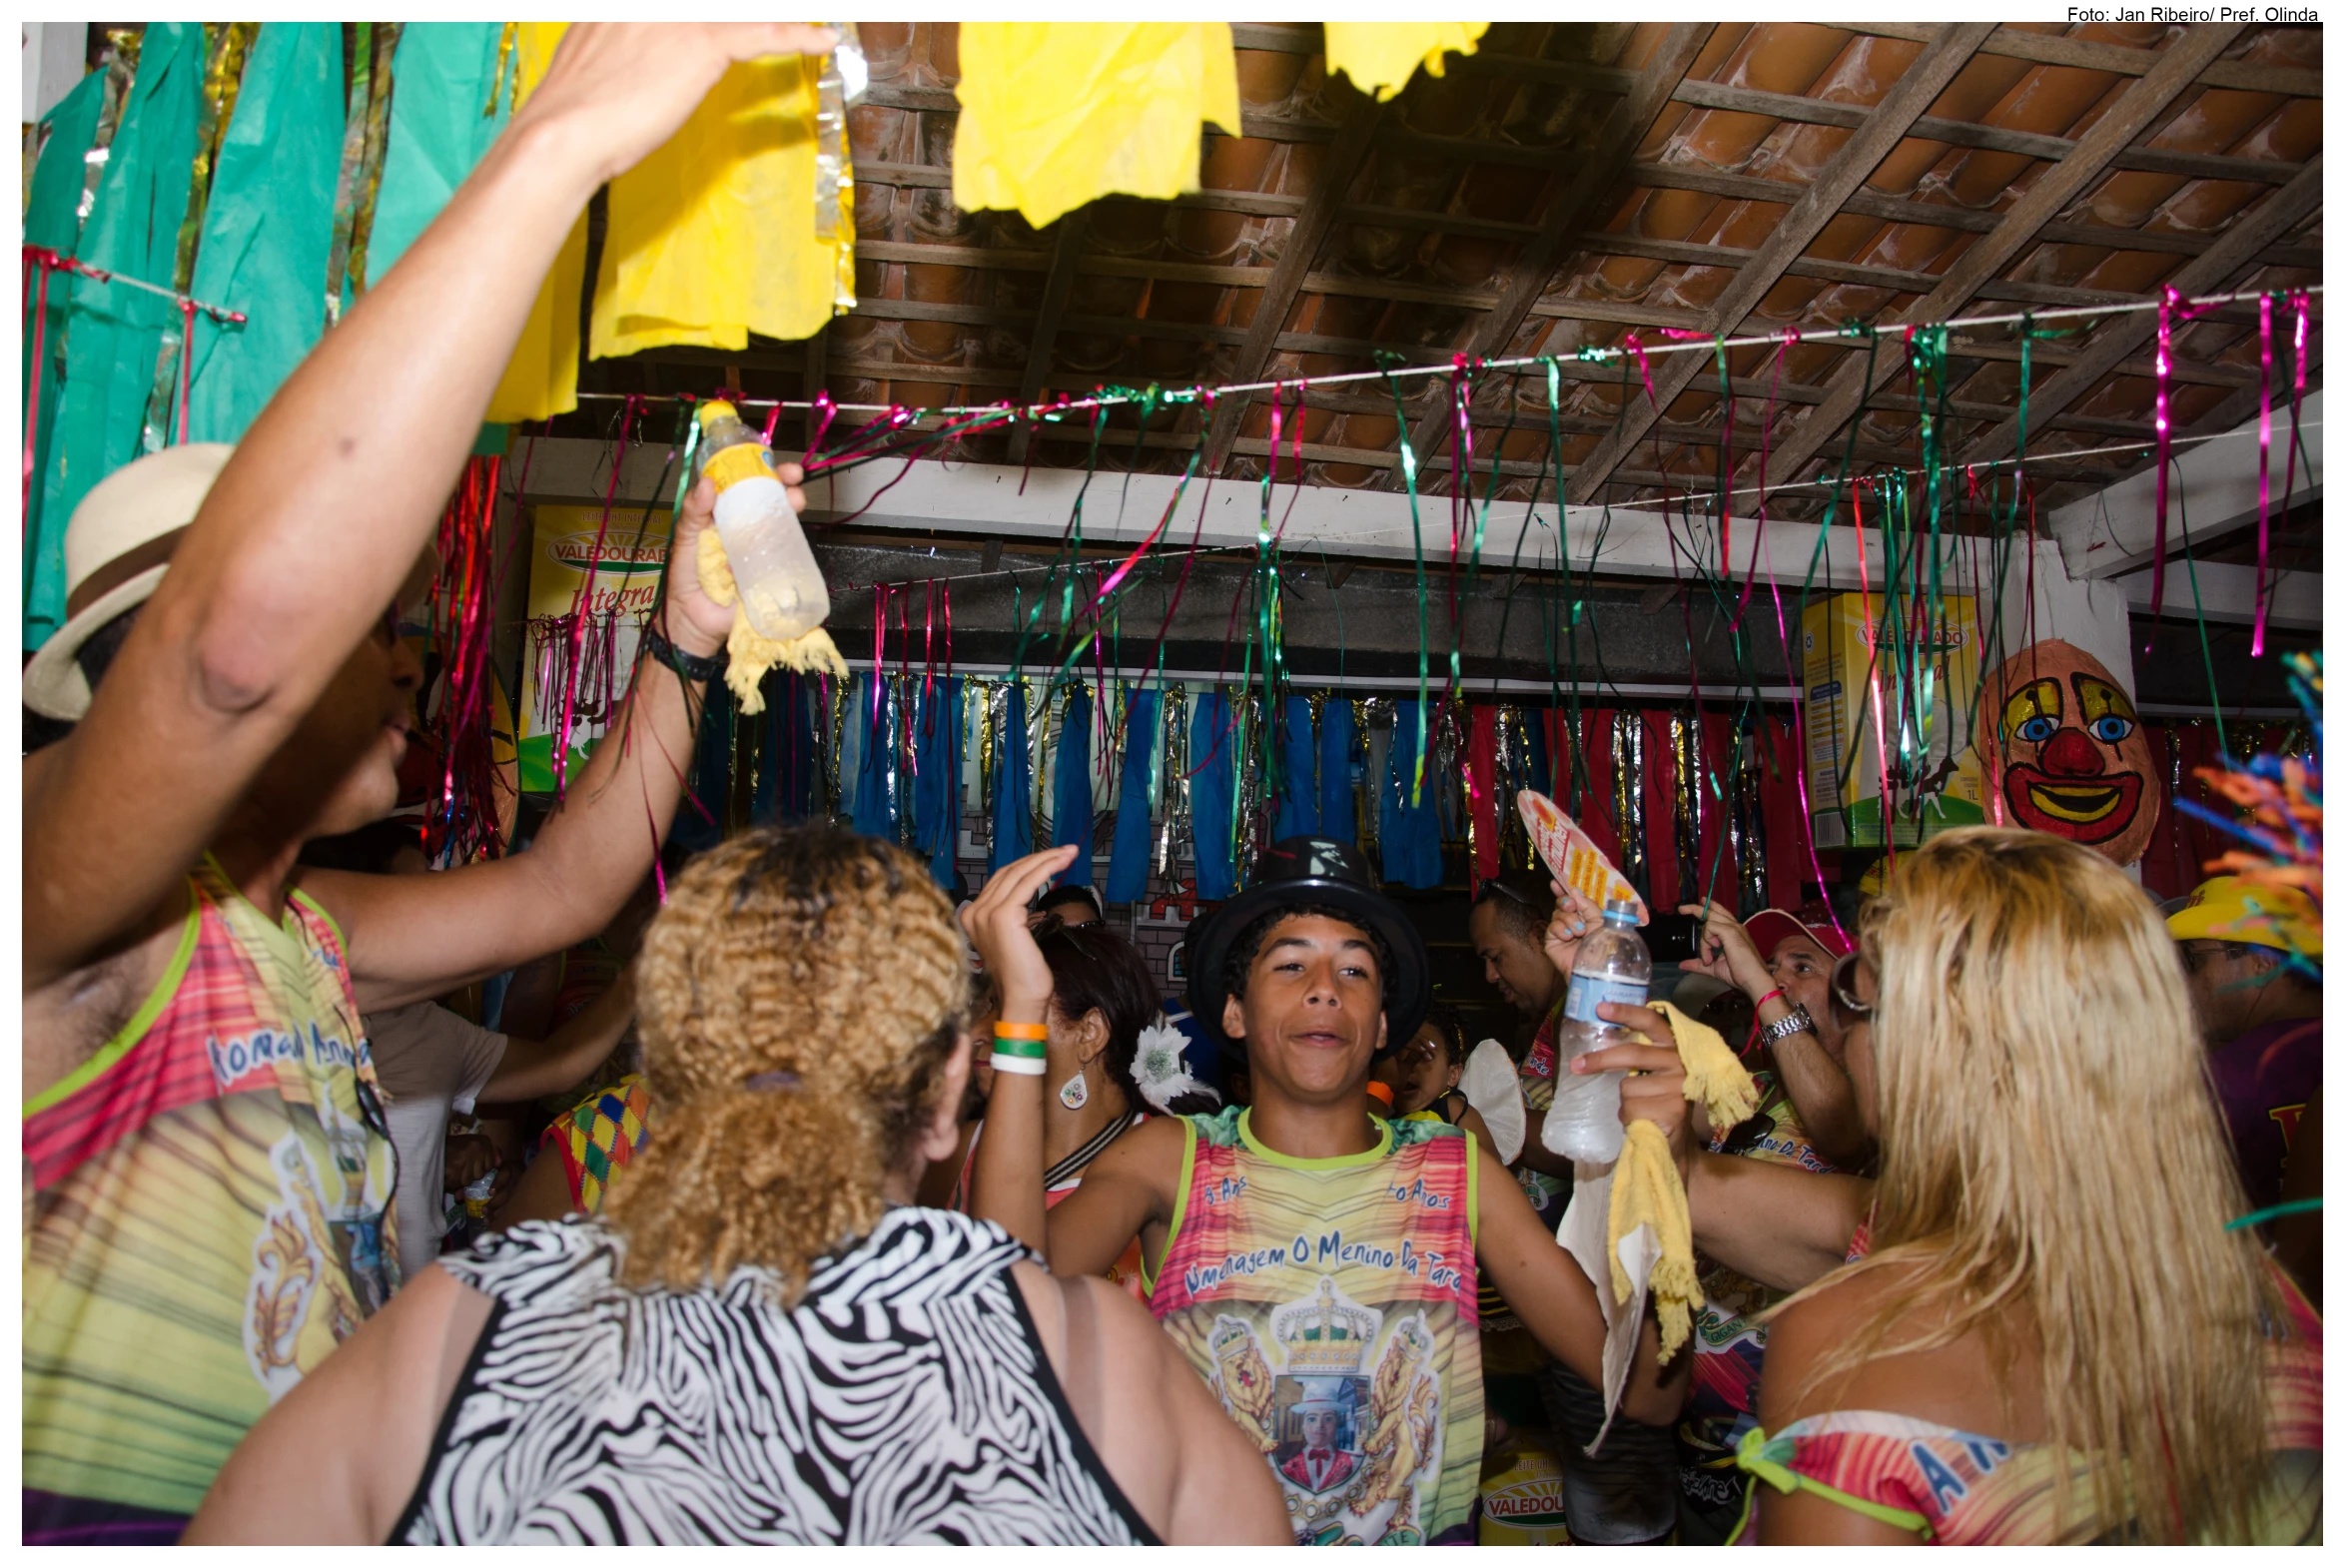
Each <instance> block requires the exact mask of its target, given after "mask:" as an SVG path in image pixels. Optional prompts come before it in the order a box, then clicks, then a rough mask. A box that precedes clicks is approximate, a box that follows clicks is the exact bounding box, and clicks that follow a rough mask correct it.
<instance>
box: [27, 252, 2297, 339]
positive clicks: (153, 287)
mask: <svg viewBox="0 0 2345 1568" xmlns="http://www.w3.org/2000/svg"><path fill="white" fill-rule="evenodd" d="M24 258H25V260H26V261H27V262H38V263H40V265H41V266H42V267H44V268H47V269H50V270H52V271H56V270H63V271H65V272H69V273H79V274H81V275H82V276H83V277H84V278H87V279H89V280H91V281H92V282H94V283H118V284H121V285H122V286H123V287H124V288H126V289H143V290H145V291H146V292H147V293H149V294H152V295H157V296H160V297H161V298H163V299H166V300H169V301H171V302H172V303H173V304H174V305H177V306H178V307H179V308H180V309H181V310H183V311H202V312H203V313H204V314H205V315H206V316H209V317H211V318H212V319H213V320H214V321H216V322H233V323H235V324H236V325H238V326H240V327H241V326H243V325H244V323H245V313H244V312H242V311H232V310H230V309H228V308H227V307H226V306H222V305H206V304H205V303H204V302H203V301H201V300H195V299H190V298H189V297H188V296H186V295H184V294H181V293H180V292H179V291H177V290H176V289H166V288H164V287H163V286H162V285H161V284H152V283H142V282H140V281H139V280H138V279H136V278H125V277H123V276H122V274H120V273H110V272H108V271H107V270H106V269H105V268H103V267H92V266H91V265H90V264H89V263H87V262H84V261H79V260H76V259H75V258H73V257H70V256H63V255H60V254H59V253H57V252H55V251H52V250H50V249H49V248H48V247H47V246H42V245H28V246H26V247H25V248H24ZM2315 292H2316V293H2317V292H2318V291H2315Z"/></svg>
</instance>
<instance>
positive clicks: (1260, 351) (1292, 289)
mask: <svg viewBox="0 0 2345 1568" xmlns="http://www.w3.org/2000/svg"><path fill="white" fill-rule="evenodd" d="M1383 118H1384V106H1383V105H1382V104H1379V103H1378V102H1376V100H1375V99H1374V98H1372V97H1369V96H1368V95H1367V94H1364V93H1355V94H1354V95H1353V96H1352V101H1351V107H1350V108H1349V109H1348V110H1347V111H1345V113H1344V116H1343V126H1342V129H1341V130H1340V131H1339V132H1338V133H1337V134H1336V137H1335V140H1334V143H1333V145H1331V146H1330V147H1329V148H1328V149H1327V156H1326V161H1325V162H1324V163H1322V164H1321V165H1320V166H1319V175H1318V181H1317V183H1316V184H1314V185H1313V186H1312V187H1311V192H1310V195H1309V196H1308V197H1307V198H1306V199H1305V200H1304V202H1303V206H1302V211H1301V212H1299V213H1297V214H1296V215H1295V218H1294V222H1293V224H1292V225H1291V226H1290V227H1289V228H1288V229H1287V231H1286V238H1285V241H1284V242H1283V243H1282V245H1281V246H1280V248H1279V252H1278V263H1277V265H1276V266H1275V267H1272V268H1269V269H1267V272H1268V276H1267V277H1266V278H1265V279H1264V280H1263V283H1262V297H1261V299H1259V300H1257V301H1256V302H1255V303H1254V314H1253V319H1252V321H1251V322H1250V323H1248V324H1247V327H1246V333H1245V342H1244V343H1242V344H1240V345H1238V349H1237V360H1236V363H1235V364H1234V365H1233V366H1232V367H1231V368H1230V381H1231V383H1232V384H1242V383H1246V382H1253V381H1259V380H1260V379H1261V375H1262V368H1263V367H1264V366H1265V365H1267V364H1269V362H1270V355H1271V354H1272V352H1274V350H1275V347H1276V345H1277V341H1278V334H1279V332H1280V331H1281V330H1282V329H1284V327H1285V326H1286V317H1287V313H1288V312H1290V311H1292V310H1293V309H1294V301H1295V297H1296V296H1297V295H1298V294H1300V293H1301V292H1302V290H1303V288H1304V287H1305V285H1306V283H1307V282H1308V281H1309V279H1310V278H1311V263H1312V262H1313V261H1315V260H1316V259H1317V258H1318V254H1319V247H1320V246H1321V245H1322V244H1324V243H1325V241H1326V238H1327V233H1328V231H1329V230H1331V229H1332V228H1334V227H1335V215H1336V212H1337V211H1338V210H1339V209H1340V208H1341V207H1342V206H1343V201H1344V198H1345V197H1346V196H1347V195H1349V194H1350V191H1351V182H1352V180H1353V178H1354V177H1355V176H1357V175H1358V173H1359V171H1360V166H1361V165H1362V164H1363V163H1365V162H1366V161H1367V156H1368V151H1369V148H1370V147H1371V146H1372V145H1373V143H1374V140H1375V135H1376V127H1377V125H1378V124H1379V123H1380V122H1381V121H1382V120H1383ZM1256 270H1260V269H1256ZM1246 402H1247V399H1246V398H1244V397H1225V398H1222V399H1220V400H1218V401H1216V402H1215V403H1214V404H1213V414H1212V421H1211V423H1210V425H1209V427H1208V429H1207V432H1206V435H1205V470H1206V471H1207V472H1208V473H1214V472H1218V471H1220V467H1221V464H1222V462H1223V461H1224V460H1225V459H1226V458H1227V457H1228V455H1229V442H1230V441H1231V439H1232V438H1234V437H1235V436H1236V434H1237V426H1238V423H1239V421H1240V420H1241V419H1242V418H1243V417H1244V414H1245V405H1246Z"/></svg>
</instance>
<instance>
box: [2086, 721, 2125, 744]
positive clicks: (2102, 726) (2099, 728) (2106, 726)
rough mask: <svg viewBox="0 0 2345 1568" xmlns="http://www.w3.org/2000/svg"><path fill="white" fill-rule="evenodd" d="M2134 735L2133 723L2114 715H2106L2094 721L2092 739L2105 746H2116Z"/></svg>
mask: <svg viewBox="0 0 2345 1568" xmlns="http://www.w3.org/2000/svg"><path fill="white" fill-rule="evenodd" d="M2132 733H2133V721H2132V720H2131V719H2122V718H2119V717H2117V715H2115V714H2114V713H2104V714H2102V715H2101V716H2100V717H2099V718H2097V719H2094V720H2093V721H2092V738H2093V739H2094V740H2097V741H2100V742H2102V743H2103V744H2105V745H2110V746H2114V745H2116V744H2117V743H2118V742H2119V741H2121V740H2123V739H2124V738H2125V737H2126V736H2128V735H2130V734H2132Z"/></svg>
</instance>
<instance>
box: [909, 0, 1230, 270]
mask: <svg viewBox="0 0 2345 1568" xmlns="http://www.w3.org/2000/svg"><path fill="white" fill-rule="evenodd" d="M954 92H955V93H956V94H957V95H958V97H959V98H960V101H961V123H960V126H959V127H958V129H957V130H956V132H955V134H954V142H953V203H954V205H955V206H957V207H959V208H961V209H962V210H963V211H965V212H978V211H981V210H984V209H987V208H1015V209H1017V211H1018V212H1020V213H1021V214H1023V215H1024V216H1025V218H1026V221H1027V222H1028V223H1030V224H1032V225H1034V226H1035V227H1036V228H1037V229H1040V228H1042V227H1043V226H1044V225H1046V224H1049V223H1052V222H1054V221H1055V220H1057V219H1058V218H1059V217H1060V215H1062V214H1064V213H1068V212H1071V211H1073V210H1074V209H1076V208H1078V207H1081V206H1083V205H1084V204H1085V203H1086V202H1089V201H1092V200H1094V199H1095V198H1097V197H1102V196H1106V195H1108V194H1109V193H1111V192H1122V193H1124V194H1126V195H1129V196H1146V197H1155V198H1167V197H1173V196H1178V195H1180V194H1181V193H1182V192H1184V191H1193V190H1195V189H1196V188H1197V138H1198V136H1199V135H1200V133H1201V132H1202V129H1203V126H1204V123H1205V122H1207V121H1210V122H1212V123H1213V124H1214V125H1217V126H1219V127H1220V128H1221V129H1222V130H1223V131H1226V132H1228V133H1229V134H1230V135H1232V136H1235V135H1237V134H1238V131H1239V124H1238V105H1237V58H1236V55H1235V52H1234V49H1233V46H1232V44H1231V42H1230V34H1229V24H1228V23H1226V22H963V23H962V24H961V81H960V85H959V86H957V87H956V88H955V89H954Z"/></svg>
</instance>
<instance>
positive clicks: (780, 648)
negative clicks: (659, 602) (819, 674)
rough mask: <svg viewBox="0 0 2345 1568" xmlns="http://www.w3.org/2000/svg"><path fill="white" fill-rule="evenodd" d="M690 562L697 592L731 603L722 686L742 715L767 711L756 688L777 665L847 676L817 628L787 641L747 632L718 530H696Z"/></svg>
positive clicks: (828, 640)
mask: <svg viewBox="0 0 2345 1568" xmlns="http://www.w3.org/2000/svg"><path fill="white" fill-rule="evenodd" d="M692 558H693V561H694V563H695V564H697V565H698V566H699V568H700V591H701V592H703V593H705V594H707V595H708V596H709V598H710V599H711V600H712V601H713V602H715V603H717V604H732V605H733V629H732V631H731V633H730V634H728V635H727V636H726V638H725V653H726V655H727V657H726V660H725V684H726V685H727V686H730V687H731V688H732V689H733V695H734V697H736V698H737V699H739V701H740V704H741V711H742V712H743V713H763V712H764V711H765V693H764V692H762V691H760V690H759V689H758V687H759V686H760V684H762V683H763V682H764V680H765V672H766V671H767V670H770V669H772V668H773V667H774V666H775V665H777V664H778V665H780V666H781V667H782V668H783V669H786V670H797V671H798V672H799V673H801V674H811V673H813V672H814V671H816V670H827V671H829V672H830V673H831V674H833V675H836V676H838V677H839V679H841V680H845V679H846V678H847V661H846V660H845V659H843V658H841V657H840V656H839V648H838V644H837V643H834V642H833V641H831V634H830V633H829V632H827V631H825V630H823V629H822V628H821V627H820V626H817V627H815V628H814V629H813V630H812V631H809V632H806V633H804V634H803V635H801V636H796V637H792V638H791V639H790V640H789V641H788V642H776V641H774V640H773V639H772V638H771V637H761V636H759V635H758V634H757V633H756V632H755V631H754V630H753V629H751V627H750V625H749V612H748V611H747V610H744V609H742V608H741V607H740V605H738V604H734V603H733V601H734V600H735V599H737V598H738V597H739V596H740V589H739V588H738V587H737V586H736V585H735V584H734V582H733V563H732V562H731V561H728V560H726V559H725V541H724V540H723V539H721V538H719V537H718V536H717V531H716V529H714V528H703V529H702V530H701V531H700V543H699V544H698V545H697V546H696V547H695V550H694V554H693V557H692Z"/></svg>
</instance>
